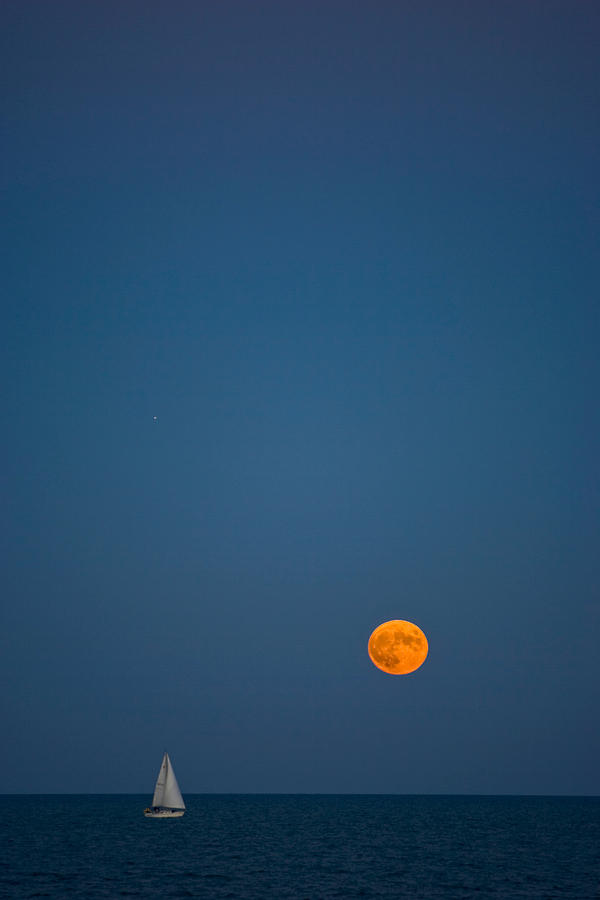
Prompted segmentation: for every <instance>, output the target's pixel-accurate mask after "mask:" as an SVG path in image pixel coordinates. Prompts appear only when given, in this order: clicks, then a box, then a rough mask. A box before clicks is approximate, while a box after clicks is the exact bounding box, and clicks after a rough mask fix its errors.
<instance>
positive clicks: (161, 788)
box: [152, 753, 185, 809]
mask: <svg viewBox="0 0 600 900" xmlns="http://www.w3.org/2000/svg"><path fill="white" fill-rule="evenodd" d="M152 806H167V807H169V808H170V809H185V803H184V802H183V797H182V796H181V791H180V790H179V785H178V784H177V779H176V778H175V772H174V771H173V766H172V765H171V760H170V759H169V754H168V753H165V755H164V756H163V761H162V763H161V766H160V771H159V773H158V778H157V779H156V787H155V788H154V797H153V799H152Z"/></svg>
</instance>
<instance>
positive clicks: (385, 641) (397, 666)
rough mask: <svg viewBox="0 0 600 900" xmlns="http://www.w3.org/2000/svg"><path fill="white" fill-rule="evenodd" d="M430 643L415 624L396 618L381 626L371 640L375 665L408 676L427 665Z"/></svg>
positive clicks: (370, 644)
mask: <svg viewBox="0 0 600 900" xmlns="http://www.w3.org/2000/svg"><path fill="white" fill-rule="evenodd" d="M428 650H429V644H428V643H427V638H426V637H425V635H424V634H423V632H422V631H421V629H420V628H419V627H418V625H413V623H412V622H405V621H404V620H403V619H393V620H392V621H391V622H384V623H383V624H382V625H378V626H377V628H376V629H375V631H374V632H373V634H372V635H371V637H370V638H369V656H370V657H371V662H372V663H373V664H374V665H376V666H377V668H378V669H381V671H382V672H388V673H389V674H390V675H408V674H409V672H414V671H415V669H418V668H419V666H420V665H422V664H423V663H424V662H425V658H426V656H427V651H428Z"/></svg>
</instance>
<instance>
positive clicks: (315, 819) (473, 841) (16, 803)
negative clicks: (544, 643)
mask: <svg viewBox="0 0 600 900" xmlns="http://www.w3.org/2000/svg"><path fill="white" fill-rule="evenodd" d="M147 802H148V797H147V796H131V795H114V796H111V795H68V796H58V795H47V796H30V795H28V796H14V795H13V796H5V797H4V798H3V799H2V817H1V825H0V828H1V829H2V835H1V836H0V837H1V839H0V895H1V896H2V897H10V898H22V897H85V898H95V897H148V898H152V897H210V898H221V897H237V898H245V900H255V898H256V900H259V898H260V900H264V898H285V897H293V898H299V900H300V898H320V897H323V898H327V897H396V898H403V897H407V898H408V897H410V898H424V900H435V898H455V897H456V898H468V897H495V898H507V900H508V898H511V900H512V898H517V897H518V898H528V900H531V898H554V897H568V898H570V900H588V898H589V900H591V898H595V900H598V898H600V798H567V797H562V798H558V797H432V796H427V797H416V796H409V797H407V796H382V795H377V796H364V795H355V796H351V795H342V796H335V795H290V796H286V795H231V794H229V795H214V794H213V795H195V796H194V795H186V802H187V804H188V809H187V812H186V815H185V816H184V817H183V818H182V819H171V820H168V819H167V820H165V819H162V820H156V819H154V820H153V819H145V818H144V817H143V815H142V811H143V808H144V806H145V805H146V804H147Z"/></svg>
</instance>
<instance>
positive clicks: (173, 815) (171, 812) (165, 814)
mask: <svg viewBox="0 0 600 900" xmlns="http://www.w3.org/2000/svg"><path fill="white" fill-rule="evenodd" d="M184 812H185V809H145V810H144V815H145V816H146V818H147V819H180V818H181V816H182V815H183V814H184Z"/></svg>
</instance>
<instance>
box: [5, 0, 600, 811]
mask: <svg viewBox="0 0 600 900" xmlns="http://www.w3.org/2000/svg"><path fill="white" fill-rule="evenodd" d="M2 19H3V22H2V32H3V41H4V47H3V49H2V53H1V59H2V67H3V74H2V84H3V90H4V99H3V110H4V118H5V129H4V131H5V136H4V139H3V148H4V149H3V161H4V166H3V171H2V175H1V181H2V188H3V198H4V210H5V214H4V216H3V222H4V225H3V237H2V242H3V250H4V263H3V274H4V278H3V281H4V291H3V293H4V296H5V302H4V305H3V306H4V315H3V322H4V324H3V326H2V340H3V345H4V349H3V353H2V359H1V365H2V383H3V385H4V388H5V390H4V402H3V424H4V428H3V433H4V439H3V442H2V445H3V448H2V459H3V462H2V474H3V479H4V483H5V490H4V495H5V501H4V503H3V512H4V514H3V517H2V518H3V520H4V526H5V534H4V538H3V541H2V544H3V554H4V556H5V564H4V567H3V569H4V578H3V582H4V587H3V591H2V593H3V601H2V623H1V631H0V639H1V642H2V649H1V655H0V692H1V698H2V710H1V716H2V722H3V739H2V741H0V761H1V762H2V768H1V770H2V771H3V772H4V776H3V783H2V786H1V790H4V791H17V792H29V791H31V792H46V791H47V792H53V791H76V792H95V791H98V792H101V791H108V792H113V791H114V792H120V791H123V792H138V791H139V792H145V793H148V795H149V796H151V792H152V789H153V785H154V779H155V776H156V773H157V771H158V766H159V763H160V758H161V754H162V752H163V749H164V748H165V747H166V748H167V749H168V750H169V752H170V754H171V757H172V759H173V762H174V765H175V769H176V772H177V775H178V777H179V781H180V784H181V787H182V790H183V793H184V795H185V794H186V792H187V793H190V792H207V791H219V792H221V791H223V792H228V791H232V792H238V791H242V792H262V791H266V792H271V791H276V792H279V791H282V792H304V791H308V792H313V791H316V792H399V793H429V792H432V793H463V792H465V793H471V792H475V793H549V794H552V793H583V794H598V793H600V774H599V768H598V759H599V758H600V724H599V717H598V708H599V704H600V696H599V687H600V659H599V654H598V645H599V639H600V621H599V618H600V616H599V610H600V598H599V592H598V585H599V583H600V562H599V557H600V554H599V553H598V534H599V526H600V515H599V496H600V492H599V481H598V458H599V455H600V428H599V419H598V386H599V384H600V371H599V369H600V366H599V359H598V358H599V346H600V328H599V324H600V323H599V303H598V296H599V291H598V288H599V284H598V281H599V279H598V269H599V266H598V263H599V253H598V234H599V231H600V213H599V210H600V198H599V196H598V184H599V178H598V172H599V159H598V147H599V146H600V122H599V115H598V109H599V108H600V106H599V100H600V98H599V96H598V94H599V85H600V62H599V57H598V45H599V42H600V13H599V9H598V6H597V4H594V3H591V2H576V3H573V2H567V0H564V2H554V0H544V2H539V0H533V2H523V0H519V2H513V0H508V2H503V3H497V2H491V0H483V2H482V0H468V2H465V0H458V2H454V3H450V2H447V0H444V2H436V0H431V2H423V3H421V2H419V3H415V2H411V3H409V2H403V0H395V2H391V0H390V2H377V0H374V2H369V3H368V4H367V3H356V2H341V0H335V2H330V0H318V2H315V0H302V2H301V3H300V2H298V3H296V2H282V0H278V2H263V0H258V2H247V0H245V2H241V0H232V2H228V0H223V2H220V0H219V2H216V0H214V2H191V0H182V2H171V3H168V4H167V3H166V2H164V3H163V2H152V0H150V2H143V3H142V2H138V0H128V2H127V3H123V2H121V0H119V2H102V3H100V2H90V3H81V2H80V0H77V2H75V0H74V2H63V0H57V2H54V3H47V2H40V0H34V2H27V3H24V2H22V0H7V2H5V3H4V4H3V10H2ZM155 416H156V417H157V420H156V421H155V419H154V417H155ZM393 618H401V619H408V620H410V621H413V622H416V623H417V624H418V625H419V626H420V627H421V628H422V629H423V630H424V631H425V633H426V635H427V637H428V640H429V657H428V659H427V661H426V663H425V664H424V665H423V667H422V668H421V669H419V670H418V671H417V672H416V673H414V674H413V675H409V676H388V675H384V674H383V673H382V672H380V671H379V670H377V669H376V668H375V667H374V666H373V665H372V663H371V662H370V660H369V658H368V656H367V652H366V645H367V640H368V637H369V634H370V633H371V631H372V630H373V628H375V626H377V625H378V624H379V623H380V622H382V621H384V620H386V619H393Z"/></svg>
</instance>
